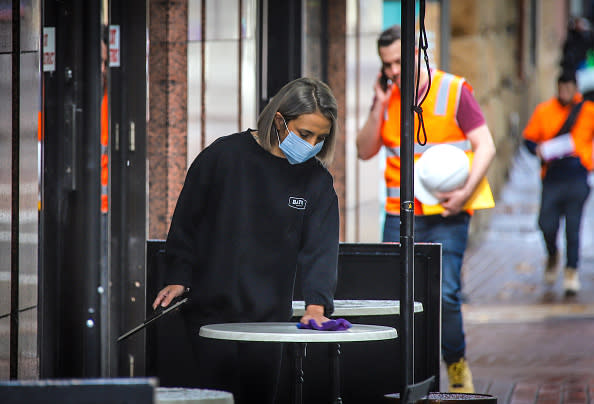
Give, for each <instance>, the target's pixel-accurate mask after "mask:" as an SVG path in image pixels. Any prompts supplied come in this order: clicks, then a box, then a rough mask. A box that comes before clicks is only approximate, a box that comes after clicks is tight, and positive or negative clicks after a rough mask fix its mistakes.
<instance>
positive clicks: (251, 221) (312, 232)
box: [165, 130, 339, 323]
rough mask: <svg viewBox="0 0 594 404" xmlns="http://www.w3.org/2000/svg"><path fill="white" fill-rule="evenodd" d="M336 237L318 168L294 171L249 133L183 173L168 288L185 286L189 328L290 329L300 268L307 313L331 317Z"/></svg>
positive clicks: (331, 202)
mask: <svg viewBox="0 0 594 404" xmlns="http://www.w3.org/2000/svg"><path fill="white" fill-rule="evenodd" d="M338 228H339V218H338V200H337V197H336V193H335V191H334V188H333V182H332V176H331V175H330V173H329V172H328V170H326V169H325V168H324V167H323V166H322V164H321V163H320V162H319V161H318V160H317V159H315V158H312V159H310V160H308V161H306V162H305V163H302V164H296V165H291V164H289V162H288V161H287V160H286V159H284V158H280V157H277V156H274V155H273V154H271V153H269V152H268V151H266V150H264V149H263V148H262V147H261V146H260V145H259V144H258V143H257V142H256V140H255V139H254V138H253V136H252V135H251V133H250V130H248V131H246V132H243V133H236V134H233V135H229V136H225V137H222V138H219V139H217V140H216V141H215V142H214V143H213V144H211V145H210V146H209V147H207V148H206V149H204V150H203V151H202V152H201V153H200V154H199V155H198V157H197V158H196V159H195V160H194V162H193V163H192V165H191V166H190V169H189V170H188V173H187V176H186V180H185V183H184V186H183V189H182V191H181V193H180V195H179V198H178V201H177V205H176V208H175V212H174V214H173V218H172V220H171V227H170V229H169V234H168V236H167V241H166V256H167V274H166V278H165V280H166V283H167V284H170V285H171V284H180V285H184V286H188V287H190V297H191V304H190V306H189V307H188V308H187V309H186V310H185V311H184V314H186V315H190V316H191V318H192V319H193V320H194V321H198V322H204V323H208V322H246V321H288V320H289V319H290V317H291V313H292V311H291V304H292V297H293V284H294V281H295V276H296V275H295V274H296V270H297V269H299V273H300V274H301V275H300V276H301V280H302V285H303V296H304V299H305V303H306V305H307V304H319V305H323V306H324V308H325V314H326V315H330V314H331V313H332V311H333V310H334V307H333V296H334V291H335V289H336V277H337V257H338Z"/></svg>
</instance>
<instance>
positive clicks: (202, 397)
mask: <svg viewBox="0 0 594 404" xmlns="http://www.w3.org/2000/svg"><path fill="white" fill-rule="evenodd" d="M155 391H156V398H155V404H187V403H211V404H212V403H218V404H223V403H229V404H233V394H231V393H229V392H226V391H221V390H207V389H190V388H180V387H157V388H156V389H155Z"/></svg>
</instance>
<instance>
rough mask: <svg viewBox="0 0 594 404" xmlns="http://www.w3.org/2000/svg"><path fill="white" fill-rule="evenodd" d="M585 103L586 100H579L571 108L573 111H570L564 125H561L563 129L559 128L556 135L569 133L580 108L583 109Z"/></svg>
mask: <svg viewBox="0 0 594 404" xmlns="http://www.w3.org/2000/svg"><path fill="white" fill-rule="evenodd" d="M583 103H584V100H582V101H580V102H578V103H577V104H575V105H574V106H573V108H571V111H570V112H569V115H568V116H567V119H566V120H565V122H564V123H563V126H561V129H559V132H557V134H556V135H555V136H554V137H557V136H559V135H563V134H565V133H568V132H569V131H570V130H571V128H573V124H574V123H575V120H576V118H577V116H578V114H579V113H580V110H581V109H582V104H583Z"/></svg>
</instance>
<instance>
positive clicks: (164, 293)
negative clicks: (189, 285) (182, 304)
mask: <svg viewBox="0 0 594 404" xmlns="http://www.w3.org/2000/svg"><path fill="white" fill-rule="evenodd" d="M185 291H186V288H185V287H184V286H182V285H167V286H165V287H164V288H163V289H161V291H160V292H159V293H158V294H157V298H156V299H155V301H154V302H153V310H154V309H156V308H157V306H159V305H161V306H163V307H167V306H169V304H170V303H171V301H172V300H173V299H175V298H176V297H178V296H181V295H183V294H184V292H185Z"/></svg>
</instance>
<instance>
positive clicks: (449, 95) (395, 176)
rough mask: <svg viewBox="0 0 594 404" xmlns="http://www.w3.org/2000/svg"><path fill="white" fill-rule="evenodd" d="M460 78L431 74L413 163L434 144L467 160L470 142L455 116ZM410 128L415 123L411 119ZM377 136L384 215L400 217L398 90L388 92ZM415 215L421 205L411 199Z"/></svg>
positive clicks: (459, 90)
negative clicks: (382, 151) (422, 136)
mask: <svg viewBox="0 0 594 404" xmlns="http://www.w3.org/2000/svg"><path fill="white" fill-rule="evenodd" d="M464 82H465V81H464V79H463V78H462V77H458V76H454V75H453V74H449V73H446V72H442V71H440V70H434V71H433V72H432V75H431V88H430V89H429V93H428V94H427V98H425V101H424V102H423V105H422V107H423V121H424V123H425V129H426V132H427V144H426V145H425V146H421V145H419V144H417V143H415V145H414V153H415V155H414V158H415V161H416V160H417V159H418V158H419V157H420V156H421V154H422V153H423V152H424V151H425V150H427V149H428V148H429V147H431V146H434V145H436V144H443V143H447V144H451V145H453V146H456V147H458V148H460V149H462V150H464V151H465V152H466V154H468V155H469V157H471V154H472V148H471V144H470V141H469V140H468V139H466V135H465V134H464V132H462V129H460V127H459V126H458V122H457V120H456V113H457V111H458V102H459V100H460V93H461V92H462V86H463V85H464ZM414 119H415V123H414V127H415V128H418V125H419V122H418V117H417V116H416V114H415V115H414ZM381 136H382V140H383V144H384V146H385V148H386V170H385V172H384V177H385V179H386V187H387V189H386V191H387V197H386V207H385V209H386V212H388V213H391V214H394V215H399V214H400V90H399V89H398V88H396V87H394V88H393V90H392V96H391V98H390V101H389V103H388V108H387V109H386V112H385V114H384V121H383V123H382V127H381ZM415 214H417V215H422V214H423V209H422V205H421V203H420V202H419V201H418V200H417V199H416V198H415Z"/></svg>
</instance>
